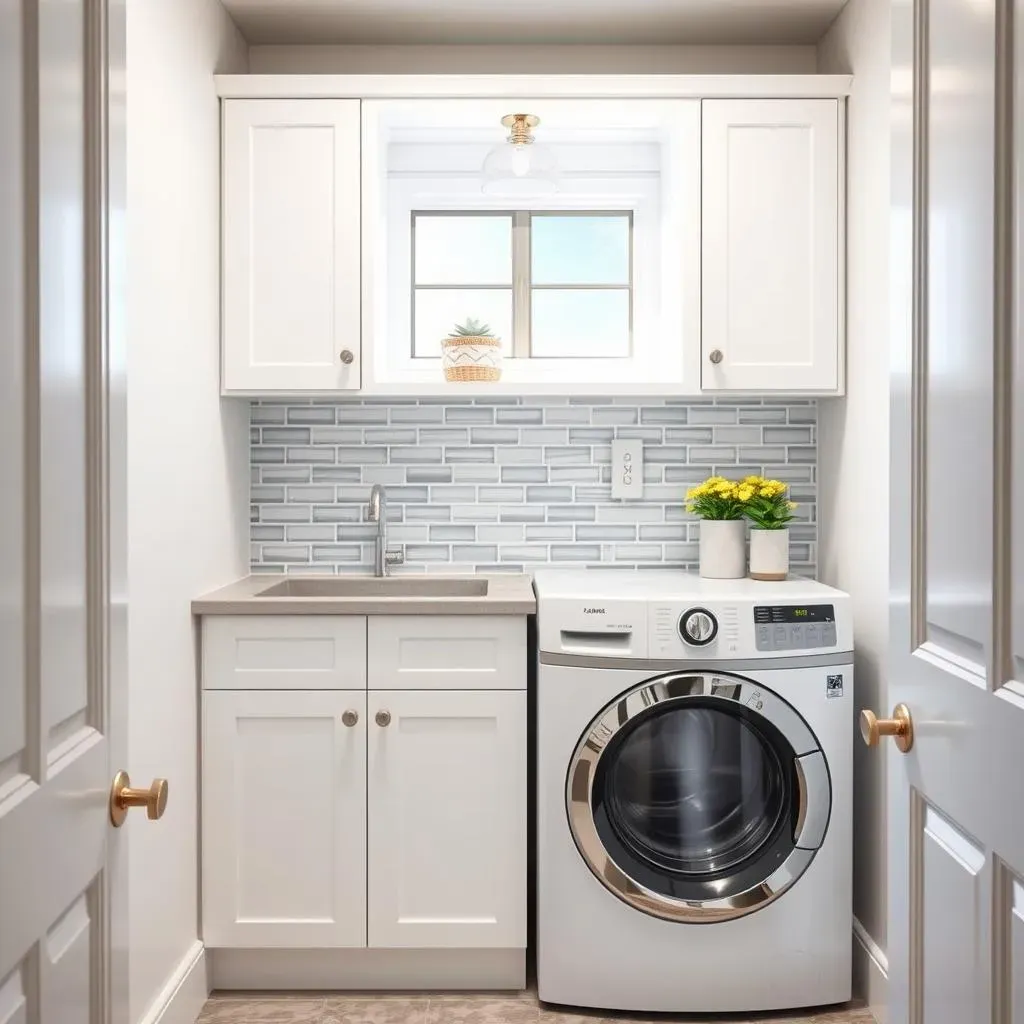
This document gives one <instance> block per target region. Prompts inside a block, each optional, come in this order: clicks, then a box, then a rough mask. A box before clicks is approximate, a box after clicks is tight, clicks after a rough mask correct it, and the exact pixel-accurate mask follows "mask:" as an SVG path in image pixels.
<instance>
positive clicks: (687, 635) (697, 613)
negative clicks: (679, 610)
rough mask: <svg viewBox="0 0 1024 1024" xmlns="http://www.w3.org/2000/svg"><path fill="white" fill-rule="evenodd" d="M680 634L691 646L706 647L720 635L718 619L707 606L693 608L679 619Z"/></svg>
mask: <svg viewBox="0 0 1024 1024" xmlns="http://www.w3.org/2000/svg"><path fill="white" fill-rule="evenodd" d="M679 635H680V636H681V637H682V638H683V641H684V642H685V643H688V644H689V645H690V646H691V647H706V646H707V645H708V644H709V643H711V641H712V640H714V639H715V637H716V636H718V620H717V619H716V618H715V617H714V615H712V614H711V612H709V611H708V610H707V608H691V609H690V610H689V611H687V612H683V615H682V618H680V620H679Z"/></svg>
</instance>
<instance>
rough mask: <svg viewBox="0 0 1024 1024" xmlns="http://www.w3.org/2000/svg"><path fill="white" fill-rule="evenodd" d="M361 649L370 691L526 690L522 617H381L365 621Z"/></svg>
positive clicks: (524, 632) (524, 641) (524, 638)
mask: <svg viewBox="0 0 1024 1024" xmlns="http://www.w3.org/2000/svg"><path fill="white" fill-rule="evenodd" d="M367 649H368V652H369V653H368V661H369V673H370V684H369V685H370V686H372V687H374V688H375V689H379V690H525V689H526V619H524V618H516V617H514V616H497V615H496V616H486V615H465V616H459V617H455V616H452V617H448V616H444V615H382V616H379V617H377V618H371V619H370V620H369V627H368V641H367Z"/></svg>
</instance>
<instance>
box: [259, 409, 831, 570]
mask: <svg viewBox="0 0 1024 1024" xmlns="http://www.w3.org/2000/svg"><path fill="white" fill-rule="evenodd" d="M817 413H818V409H817V403H816V402H815V401H814V400H813V399H808V400H796V399H793V400H789V399H787V400H782V399H751V398H742V399H714V400H712V399H698V400H694V399H686V400H682V399H680V400H674V399H647V398H645V399H627V398H614V399H612V398H575V397H574V398H548V397H544V398H522V399H516V398H505V397H496V398H493V399H475V400H469V399H463V400H457V401H445V402H442V401H439V400H436V399H432V400H423V401H419V402H417V401H415V400H387V401H385V400H370V399H367V400H364V401H361V402H359V401H345V402H327V401H318V400H317V401H305V402H303V401H294V400H288V401H285V400H282V401H274V400H261V401H259V402H253V403H252V418H251V433H252V446H251V474H252V495H251V500H252V506H251V522H252V527H251V530H252V533H251V539H252V567H253V570H254V571H257V572H302V573H308V572H317V573H323V572H326V573H333V572H359V571H367V572H368V571H370V567H371V565H372V563H373V537H374V533H375V529H376V527H375V526H374V525H373V524H370V523H368V522H367V515H366V503H367V501H368V499H369V496H370V488H371V487H372V486H373V484H375V483H379V484H383V485H384V486H385V487H386V488H387V496H388V521H389V528H388V543H389V546H390V547H391V548H401V549H402V550H403V552H404V555H405V564H404V565H403V566H401V567H398V568H397V569H395V570H393V571H398V572H470V571H487V572H500V571H506V572H510V571H516V572H518V571H522V570H524V569H525V570H527V571H528V570H529V569H531V568H532V567H535V566H537V565H540V564H560V563H561V564H566V565H573V566H580V565H602V566H618V567H622V568H637V567H644V568H648V567H674V568H685V569H690V570H695V569H696V567H697V537H698V524H697V522H696V521H695V520H693V519H692V517H690V516H689V515H687V513H686V511H685V509H684V508H683V496H684V494H685V493H686V490H687V488H688V487H691V486H692V485H693V484H694V483H697V482H699V481H700V480H703V479H704V478H705V477H706V476H708V475H710V474H711V473H721V474H723V475H725V476H745V475H747V474H749V473H763V474H765V475H766V476H773V477H778V478H779V479H780V480H785V481H786V482H787V483H789V484H790V485H791V491H792V496H793V499H794V500H795V501H797V502H799V503H800V508H799V510H798V513H797V516H798V518H797V521H796V522H795V523H794V524H793V527H792V529H791V531H790V537H791V545H790V548H791V550H790V556H791V559H792V566H793V570H794V572H797V573H799V574H801V575H807V576H812V575H814V571H815V557H816V553H817V551H816V549H817V514H816V513H817V509H816V504H815V503H816V499H817V464H818V453H817ZM616 437H620V438H633V439H639V440H642V441H643V442H644V460H645V467H644V498H643V500H642V501H629V502H616V501H612V497H611V483H610V480H611V442H612V440H613V439H614V438H616Z"/></svg>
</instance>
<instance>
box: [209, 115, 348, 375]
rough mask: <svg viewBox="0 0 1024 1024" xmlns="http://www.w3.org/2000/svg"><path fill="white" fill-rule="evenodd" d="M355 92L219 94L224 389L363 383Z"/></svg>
mask: <svg viewBox="0 0 1024 1024" xmlns="http://www.w3.org/2000/svg"><path fill="white" fill-rule="evenodd" d="M360 148H361V147H360V116H359V100H325V99H309V100H305V99H294V100H285V99H277V100H261V99H227V100H224V101H223V185H222V194H223V200H222V201H223V213H222V260H223V267H222V281H223V296H222V301H223V324H222V332H223V364H222V369H223V390H224V391H225V392H227V393H231V392H241V393H251V394H252V393H254V394H259V393H263V392H279V391H291V392H302V391H314V392H331V391H347V390H355V389H358V388H359V381H360V331H361V327H360V268H359V261H360V166H359V165H360Z"/></svg>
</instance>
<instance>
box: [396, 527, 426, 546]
mask: <svg viewBox="0 0 1024 1024" xmlns="http://www.w3.org/2000/svg"><path fill="white" fill-rule="evenodd" d="M429 529H430V527H428V526H427V525H426V524H425V523H399V524H398V525H397V526H391V527H389V528H388V542H389V543H391V544H426V543H427V538H428V536H429V534H428V533H427V531H428V530H429Z"/></svg>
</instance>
